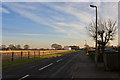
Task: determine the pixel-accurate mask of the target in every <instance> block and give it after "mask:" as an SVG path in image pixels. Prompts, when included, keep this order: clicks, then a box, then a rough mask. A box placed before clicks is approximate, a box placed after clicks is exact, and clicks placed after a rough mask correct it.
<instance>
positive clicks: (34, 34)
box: [23, 34, 41, 36]
mask: <svg viewBox="0 0 120 80" xmlns="http://www.w3.org/2000/svg"><path fill="white" fill-rule="evenodd" d="M23 35H27V36H37V35H41V34H23Z"/></svg>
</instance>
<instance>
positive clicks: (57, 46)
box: [51, 44, 62, 49]
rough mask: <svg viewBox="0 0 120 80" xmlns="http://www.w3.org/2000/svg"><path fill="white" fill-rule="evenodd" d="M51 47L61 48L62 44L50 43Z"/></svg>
mask: <svg viewBox="0 0 120 80" xmlns="http://www.w3.org/2000/svg"><path fill="white" fill-rule="evenodd" d="M51 48H54V49H62V46H61V45H58V44H52V45H51Z"/></svg>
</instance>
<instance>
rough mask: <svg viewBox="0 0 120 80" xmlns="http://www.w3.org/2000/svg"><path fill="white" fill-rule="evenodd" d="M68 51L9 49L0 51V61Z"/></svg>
mask: <svg viewBox="0 0 120 80" xmlns="http://www.w3.org/2000/svg"><path fill="white" fill-rule="evenodd" d="M62 52H68V50H11V51H1V53H2V61H14V60H22V59H30V58H33V57H34V58H35V57H40V56H44V55H50V54H56V53H62Z"/></svg>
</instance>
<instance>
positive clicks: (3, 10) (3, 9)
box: [0, 7, 10, 14]
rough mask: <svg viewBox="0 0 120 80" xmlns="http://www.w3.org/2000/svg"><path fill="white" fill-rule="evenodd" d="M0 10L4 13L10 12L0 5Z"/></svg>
mask: <svg viewBox="0 0 120 80" xmlns="http://www.w3.org/2000/svg"><path fill="white" fill-rule="evenodd" d="M0 12H3V13H6V14H10V12H9V11H8V10H7V9H5V8H2V7H0Z"/></svg>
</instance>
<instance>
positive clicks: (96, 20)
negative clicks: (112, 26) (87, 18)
mask: <svg viewBox="0 0 120 80" xmlns="http://www.w3.org/2000/svg"><path fill="white" fill-rule="evenodd" d="M90 7H92V8H96V45H95V47H96V51H95V52H96V55H95V63H96V65H97V6H94V5H90Z"/></svg>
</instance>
